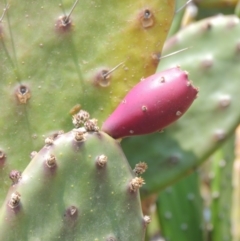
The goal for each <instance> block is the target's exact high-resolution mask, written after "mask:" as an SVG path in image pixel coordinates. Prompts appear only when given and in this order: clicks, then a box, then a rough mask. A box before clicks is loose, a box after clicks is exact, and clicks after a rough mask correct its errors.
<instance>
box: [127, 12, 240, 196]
mask: <svg viewBox="0 0 240 241" xmlns="http://www.w3.org/2000/svg"><path fill="white" fill-rule="evenodd" d="M239 34H240V24H239V19H238V18H237V17H235V16H216V17H212V18H209V19H206V20H202V21H200V22H197V23H194V24H191V25H189V26H188V27H186V28H185V29H183V30H181V31H180V32H179V33H178V34H177V35H175V36H173V37H172V38H171V39H169V40H168V42H167V44H166V50H165V53H169V52H174V51H176V50H178V49H182V48H185V47H192V48H190V49H189V50H187V51H185V52H182V53H179V54H178V55H175V56H173V57H170V58H168V59H164V60H162V61H161V63H160V65H159V69H158V70H159V71H161V70H164V69H167V68H171V67H173V66H176V65H180V66H181V68H182V69H185V70H187V71H189V77H190V79H192V80H193V82H194V85H195V86H197V87H199V89H200V91H199V97H198V98H197V99H196V100H195V102H194V103H193V105H192V106H191V108H190V109H189V110H188V111H187V113H186V114H185V115H184V116H183V117H182V118H181V119H180V120H179V121H177V122H176V123H175V124H173V125H172V126H170V127H169V128H167V129H166V130H164V132H163V133H156V134H153V135H151V136H146V137H141V138H140V137H136V138H131V139H128V140H125V141H123V149H124V150H125V153H126V155H127V157H128V160H129V161H130V162H131V164H132V165H133V166H134V164H135V163H136V162H139V161H144V162H147V164H148V167H149V169H148V172H147V173H145V174H144V175H143V177H144V178H145V180H146V183H147V185H145V187H144V190H145V191H146V192H145V194H147V193H151V192H154V191H156V190H160V189H162V188H164V187H166V186H168V185H169V184H170V183H173V182H175V181H176V180H178V179H179V178H180V177H182V176H185V175H187V174H189V173H191V172H192V171H193V170H194V169H195V168H196V167H197V166H198V165H200V164H201V163H202V162H203V161H204V160H206V157H208V156H209V155H210V154H211V153H213V152H214V151H215V150H216V149H217V148H218V147H219V146H220V145H221V144H222V143H223V142H224V140H226V139H227V138H228V136H230V135H231V133H232V132H233V131H234V129H235V128H236V126H237V125H238V123H239V121H240V109H239V93H240V85H239V76H240V68H239V64H240V41H239ZM223 38H224V41H223ZM223 43H224V44H223ZM136 149H137V150H138V151H137V152H135V151H134V152H133V151H132V150H136Z"/></svg>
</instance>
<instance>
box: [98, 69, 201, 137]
mask: <svg viewBox="0 0 240 241" xmlns="http://www.w3.org/2000/svg"><path fill="white" fill-rule="evenodd" d="M197 93H198V89H197V88H195V87H193V86H192V84H191V82H190V81H189V80H188V74H187V72H185V71H182V70H181V69H180V68H179V67H176V68H171V69H167V70H165V71H162V72H159V73H156V74H154V75H151V76H149V77H148V78H146V79H144V80H142V81H141V82H139V83H138V84H137V85H136V86H135V87H133V89H131V90H130V92H129V93H128V94H127V95H126V96H125V98H124V99H123V101H122V102H121V103H120V104H119V106H118V107H117V108H116V110H115V111H114V112H113V113H112V114H111V115H110V116H109V118H108V119H107V120H106V121H105V122H104V123H103V126H102V131H104V132H106V133H108V134H109V135H110V136H112V137H113V138H116V139H117V138H123V137H126V136H134V135H144V134H149V133H152V132H156V131H159V130H162V129H163V128H165V127H166V126H168V125H170V124H171V123H173V122H174V121H176V120H177V119H179V118H180V117H181V116H182V115H183V114H184V113H185V112H186V111H187V109H188V108H189V107H190V105H191V104H192V103H193V101H194V99H195V98H196V96H197Z"/></svg>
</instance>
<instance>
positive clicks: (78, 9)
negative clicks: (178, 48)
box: [0, 0, 175, 199]
mask: <svg viewBox="0 0 240 241" xmlns="http://www.w3.org/2000/svg"><path fill="white" fill-rule="evenodd" d="M174 2H175V1H173V0H167V1H166V0H150V1H149V0H148V1H147V0H144V1H138V0H135V1H131V3H130V2H129V1H128V0H124V1H117V0H115V1H111V2H109V1H102V0H96V1H88V0H87V1H86V0H85V1H76V2H75V4H74V1H70V0H66V1H64V2H62V1H31V0H27V1H25V2H24V3H23V2H19V1H16V0H13V1H11V2H10V3H9V4H7V3H6V2H5V1H2V2H1V3H0V9H4V8H5V11H3V13H4V14H3V15H4V16H3V17H2V18H1V20H0V80H1V81H0V88H1V89H2V95H1V101H0V112H1V116H0V130H1V131H0V162H1V164H2V165H3V166H2V168H1V170H0V172H2V173H1V178H2V180H1V181H2V183H3V184H5V187H6V185H7V180H6V178H7V175H8V172H9V171H10V170H11V169H12V168H17V169H23V168H24V167H25V166H26V164H27V163H28V157H29V155H30V153H31V152H32V151H33V150H37V149H39V148H40V146H41V143H42V141H43V140H44V139H45V137H46V135H48V134H49V133H52V132H54V131H55V130H61V129H64V130H65V131H66V130H70V124H69V119H70V118H71V115H72V114H75V113H76V112H77V111H78V110H79V109H80V108H81V106H82V107H84V109H88V110H89V112H90V113H91V114H92V115H94V116H97V117H98V120H99V124H101V122H102V121H103V120H104V119H105V118H106V117H107V116H108V115H109V114H110V113H111V111H112V110H113V109H114V107H115V106H116V105H117V104H118V103H119V101H120V100H121V99H122V97H123V96H124V95H125V93H126V92H127V91H128V90H129V89H130V88H131V87H132V86H133V85H134V84H135V83H136V82H138V81H139V79H140V78H141V77H143V76H148V75H150V74H153V73H154V72H155V69H156V66H157V63H158V61H159V56H160V53H161V49H162V46H163V43H164V41H165V38H166V35H167V32H168V29H169V27H170V24H171V21H172V18H173V15H174ZM0 15H2V14H0ZM1 196H2V191H0V199H1Z"/></svg>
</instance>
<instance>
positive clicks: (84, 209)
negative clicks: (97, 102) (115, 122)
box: [0, 127, 148, 241]
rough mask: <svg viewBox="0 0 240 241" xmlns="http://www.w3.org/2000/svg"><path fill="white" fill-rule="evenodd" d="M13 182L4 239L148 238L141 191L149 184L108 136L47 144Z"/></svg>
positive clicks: (65, 137)
mask: <svg viewBox="0 0 240 241" xmlns="http://www.w3.org/2000/svg"><path fill="white" fill-rule="evenodd" d="M81 137H82V138H81ZM11 177H12V180H14V182H13V185H12V186H11V187H10V190H9V193H8V195H7V198H6V200H5V202H4V204H3V206H2V208H1V210H0V225H1V232H0V240H5V241H13V240H19V241H20V240H21V241H25V240H38V239H39V240H48V241H51V240H63V241H66V240H73V241H74V240H94V241H95V240H97V241H121V240H138V241H142V240H143V239H144V233H145V228H146V224H147V222H148V221H146V220H148V219H147V218H144V217H143V216H142V211H141V204H140V198H139V192H138V189H139V187H140V186H141V185H142V184H143V183H144V181H143V179H142V178H141V177H136V176H135V175H134V172H133V171H131V169H130V167H129V165H128V162H127V160H126V158H125V156H124V154H123V152H122V151H121V148H120V146H119V144H118V143H117V142H116V141H115V140H113V139H112V138H111V137H109V136H108V135H106V134H105V133H102V132H97V131H96V132H91V131H90V132H86V129H85V128H83V127H81V128H79V129H74V130H72V131H71V132H68V133H66V134H60V135H58V136H57V137H55V139H52V141H50V139H48V140H47V141H46V144H45V146H44V147H43V148H42V149H41V150H40V151H39V152H38V153H37V154H36V153H35V157H34V158H33V159H32V161H31V162H30V164H29V165H28V167H27V168H26V169H25V170H24V172H23V173H22V174H21V175H19V173H18V172H16V171H13V172H11ZM12 230H14V232H13V231H12Z"/></svg>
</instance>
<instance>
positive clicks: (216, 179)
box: [208, 135, 238, 241]
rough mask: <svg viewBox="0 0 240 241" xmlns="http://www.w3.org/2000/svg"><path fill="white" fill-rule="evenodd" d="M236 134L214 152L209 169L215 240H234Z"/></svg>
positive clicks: (213, 236) (213, 237)
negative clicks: (233, 205) (233, 199)
mask: <svg viewBox="0 0 240 241" xmlns="http://www.w3.org/2000/svg"><path fill="white" fill-rule="evenodd" d="M234 137H235V136H234V135H233V136H232V137H231V138H229V140H228V141H227V142H226V143H225V144H224V145H223V146H222V148H220V149H219V150H217V151H216V153H214V155H213V156H212V158H211V162H212V163H211V164H212V168H211V169H210V170H209V172H210V173H209V175H208V176H210V177H211V182H210V183H211V189H210V190H209V191H210V192H209V194H210V195H211V200H212V202H211V206H210V208H211V210H210V211H211V223H210V224H211V227H212V229H211V230H210V231H211V233H212V234H211V236H212V240H213V241H218V240H233V239H232V233H231V229H232V230H234V226H235V225H238V224H237V223H234V222H232V220H231V215H232V214H233V213H234V210H233V209H232V198H233V186H232V183H233V178H232V177H233V162H234V158H235V155H234V147H235V138H234Z"/></svg>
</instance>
